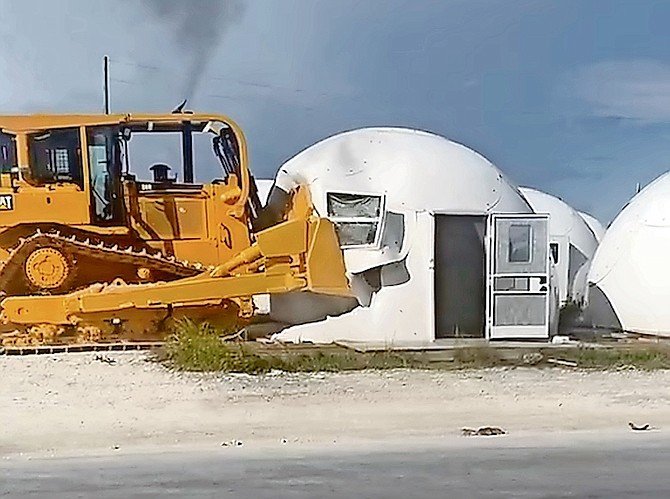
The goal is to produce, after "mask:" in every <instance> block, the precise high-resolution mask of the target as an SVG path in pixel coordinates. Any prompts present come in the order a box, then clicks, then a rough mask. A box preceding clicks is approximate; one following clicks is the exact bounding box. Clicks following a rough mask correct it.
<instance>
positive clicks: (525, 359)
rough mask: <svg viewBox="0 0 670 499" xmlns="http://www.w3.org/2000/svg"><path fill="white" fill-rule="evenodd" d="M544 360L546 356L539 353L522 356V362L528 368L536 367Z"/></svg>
mask: <svg viewBox="0 0 670 499" xmlns="http://www.w3.org/2000/svg"><path fill="white" fill-rule="evenodd" d="M543 360H544V356H543V355H542V354H541V353H539V352H530V353H525V354H523V355H522V356H521V362H522V363H523V364H524V365H527V366H535V365H537V364H539V363H540V362H542V361H543Z"/></svg>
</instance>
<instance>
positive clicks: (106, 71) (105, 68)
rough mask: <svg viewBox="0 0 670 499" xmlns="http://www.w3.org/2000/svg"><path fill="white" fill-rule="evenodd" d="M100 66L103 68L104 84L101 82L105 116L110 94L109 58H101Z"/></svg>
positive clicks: (107, 111)
mask: <svg viewBox="0 0 670 499" xmlns="http://www.w3.org/2000/svg"><path fill="white" fill-rule="evenodd" d="M102 66H103V69H102V71H103V78H104V82H103V89H104V90H103V91H104V96H105V114H109V92H110V88H109V56H105V57H104V58H103V63H102Z"/></svg>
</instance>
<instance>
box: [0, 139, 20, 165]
mask: <svg viewBox="0 0 670 499" xmlns="http://www.w3.org/2000/svg"><path fill="white" fill-rule="evenodd" d="M15 166H16V137H14V136H13V135H10V134H8V133H4V132H0V173H10V172H11V171H12V168H13V167H15Z"/></svg>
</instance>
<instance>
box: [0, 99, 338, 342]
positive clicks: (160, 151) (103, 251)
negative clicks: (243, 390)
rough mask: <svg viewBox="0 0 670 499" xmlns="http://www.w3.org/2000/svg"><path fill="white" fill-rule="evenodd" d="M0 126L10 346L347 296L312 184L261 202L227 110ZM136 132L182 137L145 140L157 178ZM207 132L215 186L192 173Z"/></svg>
mask: <svg viewBox="0 0 670 499" xmlns="http://www.w3.org/2000/svg"><path fill="white" fill-rule="evenodd" d="M0 127H1V131H0V293H1V294H2V301H1V302H0V339H1V341H2V345H5V346H21V345H59V344H73V343H76V344H82V343H87V344H89V343H91V344H95V343H116V342H124V341H131V342H133V341H147V340H160V339H161V338H162V335H163V334H164V331H165V325H166V321H167V320H169V319H176V318H180V317H190V318H192V319H194V320H208V321H210V322H214V323H221V324H226V325H228V326H231V327H235V326H240V327H241V326H242V325H243V324H244V323H245V322H247V321H248V320H250V319H251V318H252V317H253V316H254V305H253V297H254V296H255V295H259V294H272V293H285V292H294V291H300V290H302V291H310V292H314V293H323V294H332V295H337V296H351V291H350V288H349V282H348V280H347V278H346V274H345V268H344V261H343V257H342V252H341V250H340V245H339V242H338V237H337V233H336V231H335V229H334V226H333V225H332V224H331V222H329V221H328V220H327V219H325V218H320V217H319V216H318V215H317V214H316V213H315V212H314V210H313V208H312V205H311V201H310V199H309V194H308V191H307V190H306V189H305V188H298V189H297V190H296V191H295V192H292V193H290V195H289V196H288V197H287V199H285V200H284V201H285V202H284V203H281V204H282V206H281V209H280V210H274V211H268V210H267V209H265V208H264V207H263V206H262V204H261V202H260V200H259V198H258V193H257V190H256V184H255V181H254V178H253V176H252V175H251V173H250V170H249V166H248V156H247V146H246V141H245V138H244V135H243V133H242V131H241V130H240V128H239V126H238V125H237V124H236V123H234V122H233V121H232V120H230V119H229V118H227V117H225V116H220V115H213V114H212V115H210V114H197V113H190V112H177V113H171V114H164V115H163V114H156V115H131V114H118V115H53V114H52V115H43V114H42V115H20V116H0ZM138 136H139V137H142V136H154V137H155V136H158V137H161V136H162V137H165V136H172V137H175V136H176V137H177V138H178V140H179V143H180V144H179V149H178V150H179V152H178V153H176V154H175V153H174V148H173V149H169V148H167V147H162V146H161V147H153V148H149V149H145V155H147V154H148V156H151V155H152V154H154V155H156V156H158V157H159V158H160V161H157V162H152V163H151V166H150V167H149V169H148V171H150V172H151V173H152V175H153V178H152V179H151V180H150V181H146V180H138V177H137V175H138V174H137V171H138V170H137V169H138V168H139V167H141V166H148V165H142V164H137V163H139V162H138V161H135V160H134V159H133V157H132V156H133V155H132V154H131V149H132V148H131V145H132V144H133V143H134V142H133V140H134V139H135V140H136V138H137V137H138ZM202 138H205V139H206V140H208V141H209V140H211V150H210V151H209V152H208V155H207V157H206V158H204V159H203V161H205V160H214V161H216V162H217V163H218V164H219V166H220V167H221V169H222V171H223V175H222V178H218V179H215V180H213V181H211V182H209V183H197V182H196V181H195V178H194V177H195V175H194V173H195V163H199V162H200V158H199V156H200V154H201V153H202V151H201V150H200V149H197V148H195V147H194V143H195V142H196V140H197V141H199V142H198V143H199V144H201V143H202V140H201V139H202ZM196 151H197V153H198V154H197V155H198V158H194V156H195V154H194V152H196ZM166 157H167V158H168V160H167V161H166V160H165V158H166ZM175 161H179V162H180V163H181V165H182V178H181V179H178V174H177V175H175V176H171V174H170V172H171V170H172V168H171V166H170V165H169V164H168V163H169V162H172V163H174V162H175ZM285 197H286V196H285Z"/></svg>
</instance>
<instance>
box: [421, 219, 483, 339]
mask: <svg viewBox="0 0 670 499" xmlns="http://www.w3.org/2000/svg"><path fill="white" fill-rule="evenodd" d="M485 236H486V216H481V215H435V273H434V287H435V303H434V305H435V338H436V339H438V338H484V336H485V316H486V249H485V243H484V241H485Z"/></svg>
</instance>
